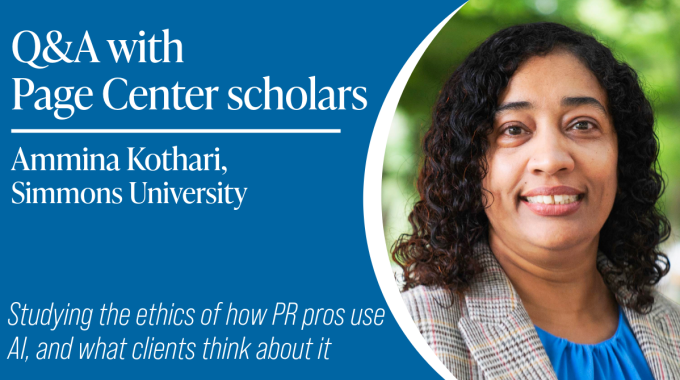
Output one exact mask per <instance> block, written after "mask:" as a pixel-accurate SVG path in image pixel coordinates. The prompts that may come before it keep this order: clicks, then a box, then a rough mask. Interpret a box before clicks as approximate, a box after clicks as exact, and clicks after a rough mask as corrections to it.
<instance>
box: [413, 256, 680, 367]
mask: <svg viewBox="0 0 680 380" xmlns="http://www.w3.org/2000/svg"><path fill="white" fill-rule="evenodd" d="M475 256H477V258H478V260H479V262H480V264H481V265H482V266H483V267H484V268H485V270H484V272H483V273H481V274H480V275H479V276H478V278H476V279H475V281H474V283H473V285H472V286H471V288H470V290H469V291H467V292H466V294H465V297H457V296H455V295H454V296H453V297H454V299H453V300H452V299H451V295H450V294H449V293H448V292H447V291H445V290H442V289H439V288H432V287H426V286H418V287H416V288H413V289H410V290H408V291H406V292H404V293H402V296H403V299H404V302H405V303H406V306H407V308H408V310H409V312H410V313H411V317H412V318H413V320H414V322H415V323H416V325H418V328H419V329H420V333H421V334H422V335H423V336H424V337H425V340H426V341H427V343H428V344H429V345H430V347H431V348H432V350H434V352H435V354H436V355H437V357H439V359H440V360H441V361H442V362H443V363H444V365H445V366H446V367H447V368H448V369H449V370H450V371H451V373H453V375H454V376H455V377H456V378H457V379H459V380H463V379H535V380H544V379H554V380H556V379H557V376H556V375H555V371H554V370H553V367H552V364H551V363H550V359H549V358H548V355H547V354H546V352H545V349H544V348H543V344H542V343H541V340H540V339H539V338H538V334H537V333H536V329H535V328H534V325H533V323H532V322H531V319H530V318H529V315H528V314H527V311H526V309H524V307H523V306H522V301H521V300H520V299H519V296H518V295H517V292H516V291H515V289H514V288H513V286H512V284H511V283H510V280H509V279H508V277H507V276H506V275H505V273H504V272H503V269H502V268H501V266H500V264H499V263H498V261H497V260H496V257H495V256H494V255H493V253H492V252H491V250H490V248H489V247H488V245H486V244H480V245H478V246H477V247H476V249H475ZM610 267H611V263H610V262H609V260H608V259H607V258H606V256H604V255H599V256H598V269H599V270H600V273H601V274H602V275H603V276H607V275H608V274H607V273H608V268H610ZM615 296H616V298H617V300H619V303H621V300H622V299H625V297H629V296H630V294H628V293H626V292H625V290H622V291H621V292H619V294H616V295H615ZM654 299H655V302H654V306H653V307H652V310H651V312H650V313H648V314H645V315H643V314H640V313H637V312H635V311H634V310H631V309H628V308H625V307H624V308H623V310H624V313H625V315H626V317H627V318H628V321H629V323H630V327H631V330H632V331H633V334H634V335H635V338H636V339H637V341H638V343H639V344H640V348H641V349H642V352H643V354H644V356H645V358H646V359H647V363H648V364H649V367H650V369H651V371H652V373H653V374H654V378H655V379H657V380H660V379H664V380H680V309H679V307H678V305H677V304H675V303H673V302H672V301H669V300H668V299H666V298H665V297H664V296H662V295H661V294H658V293H656V294H655V298H654ZM451 301H453V303H452V302H451ZM449 305H451V306H450V307H449Z"/></svg>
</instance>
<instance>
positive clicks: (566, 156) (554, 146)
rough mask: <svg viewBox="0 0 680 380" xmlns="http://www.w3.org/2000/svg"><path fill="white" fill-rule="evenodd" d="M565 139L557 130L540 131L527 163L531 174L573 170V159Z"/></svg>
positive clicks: (553, 173) (552, 173)
mask: <svg viewBox="0 0 680 380" xmlns="http://www.w3.org/2000/svg"><path fill="white" fill-rule="evenodd" d="M553 128H554V127H553ZM553 128H551V129H553ZM567 140H568V139H567V138H566V137H565V136H563V135H562V133H561V132H560V131H559V130H558V131H554V130H550V131H546V130H543V131H540V132H539V133H538V134H537V136H535V137H534V141H533V143H534V144H532V145H533V148H534V150H533V152H532V154H531V157H530V159H529V163H528V169H529V171H530V172H531V173H533V174H548V175H555V174H558V173H560V172H571V171H572V170H574V159H573V157H572V154H571V152H570V151H569V149H568V141H567Z"/></svg>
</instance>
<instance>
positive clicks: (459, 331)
mask: <svg viewBox="0 0 680 380" xmlns="http://www.w3.org/2000/svg"><path fill="white" fill-rule="evenodd" d="M677 15H680V3H673V2H663V1H636V0H596V1H585V0H580V1H566V0H535V1H534V0H532V1H524V0H510V1H503V2H501V1H489V0H470V1H469V2H468V3H467V4H465V5H464V6H463V7H462V8H461V9H460V10H459V11H458V12H457V13H456V14H455V15H454V16H453V17H452V18H451V19H450V20H449V22H448V23H447V24H446V25H445V26H444V28H443V29H442V30H441V31H440V32H439V34H438V35H437V36H436V37H435V38H434V40H433V42H432V43H431V44H430V46H429V47H428V48H427V50H426V51H425V53H424V54H423V56H422V58H421V59H420V61H419V62H418V64H417V66H416V67H415V69H414V71H413V73H412V75H411V77H410V79H409V81H408V83H407V85H406V88H405V90H404V92H403V94H402V96H401V99H400V101H399V105H398V107H397V111H396V114H395V115H394V119H393V121H392V126H391V129H390V135H389V139H388V143H387V148H386V153H385V160H384V166H383V179H382V216H383V221H384V230H385V231H384V232H385V240H386V243H387V247H388V250H389V260H390V262H391V265H392V268H393V271H394V276H395V286H398V287H399V290H400V291H401V292H402V293H401V294H402V298H403V301H404V303H405V304H406V307H407V309H408V312H409V314H410V316H411V318H412V319H413V322H414V323H415V324H416V326H417V327H418V330H419V331H420V334H421V335H422V336H423V338H424V339H425V341H426V342H427V345H428V346H429V347H430V349H431V350H432V351H433V352H434V354H435V355H436V356H437V358H438V359H439V360H440V361H441V362H442V363H443V364H444V365H445V366H446V368H447V369H448V370H449V371H450V372H451V373H452V374H453V376H455V378H456V379H559V380H569V379H615V380H623V379H680V304H679V303H678V302H680V235H679V234H678V231H679V230H680V114H678V111H677V110H679V109H680V83H679V78H680V65H679V64H678V62H680V61H679V60H680V57H679V55H680V40H678V39H677V38H675V37H674V36H676V35H677V34H676V32H677V30H676V29H678V28H679V27H680V24H679V23H678V22H677V21H678V20H677V17H678V16H677Z"/></svg>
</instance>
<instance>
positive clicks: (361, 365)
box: [0, 1, 462, 378]
mask: <svg viewBox="0 0 680 380" xmlns="http://www.w3.org/2000/svg"><path fill="white" fill-rule="evenodd" d="M461 3H462V2H459V1H453V2H450V1H432V2H420V3H419V4H418V6H417V7H413V6H412V5H409V4H397V3H395V2H382V3H369V2H366V1H343V2H327V3H323V2H304V3H297V4H294V5H293V4H284V3H282V2H271V3H269V4H261V3H246V2H239V3H232V2H211V3H204V2H198V1H192V2H183V3H170V2H160V1H158V2H129V3H125V2H120V1H119V2H113V3H109V4H104V3H103V2H102V3H93V2H82V3H69V4H66V3H61V2H60V3H55V2H50V3H42V4H41V3H39V2H5V3H3V5H2V12H0V14H1V16H0V17H1V18H2V22H1V23H0V29H1V34H0V64H1V65H2V70H1V71H0V72H1V73H2V76H3V78H0V81H1V82H0V83H3V85H2V91H0V120H2V126H3V127H4V128H3V129H4V131H3V132H2V133H3V134H4V136H3V138H2V139H1V144H2V150H1V151H2V155H1V156H0V158H2V163H3V164H2V165H3V170H2V173H3V174H2V186H3V188H4V190H2V192H1V193H2V194H4V200H3V201H2V202H0V215H2V224H3V225H2V229H0V231H1V232H0V234H1V235H0V236H1V238H2V249H1V251H2V256H1V257H2V262H1V263H0V281H1V283H0V284H1V285H2V289H3V290H2V292H0V307H1V308H2V312H1V313H0V317H1V319H0V322H1V323H0V349H1V350H0V357H1V358H2V364H1V366H2V369H1V371H2V373H3V375H2V377H5V376H7V375H9V376H12V375H20V376H22V377H25V378H38V377H46V376H56V377H61V376H66V375H68V376H71V377H72V378H86V377H91V376H96V377H97V378H121V377H126V378H143V377H148V376H153V377H154V378H183V377H195V376H201V375H212V374H214V375H218V376H220V377H231V376H238V377H246V376H247V377H255V378H260V377H265V376H266V377H269V376H276V375H283V374H286V375H291V376H295V377H296V378H318V377H325V378H346V377H347V376H360V377H361V378H364V377H366V378H368V377H371V376H376V375H379V376H383V377H386V378H389V377H397V376H403V377H407V376H418V377H419V378H432V377H437V375H436V373H435V372H434V371H433V370H432V369H430V368H429V366H428V365H427V364H426V363H425V361H424V360H423V359H422V358H421V357H420V355H419V354H418V353H417V352H416V351H415V349H414V348H413V347H412V346H411V344H410V342H409V341H408V340H407V339H406V338H405V336H404V335H403V333H402V332H401V330H400V328H399V326H398V325H397V324H396V322H395V321H394V319H393V317H392V316H391V314H390V313H389V309H388V307H387V305H386V303H385V300H384V298H383V296H382V293H381V292H380V289H379V287H378V284H377V281H376V278H375V274H374V271H373V268H372V265H371V261H370V257H369V253H368V249H367V245H366V238H365V232H364V223H363V204H362V201H363V180H364V178H363V177H364V167H365V161H366V154H367V151H368V146H369V142H370V138H371V134H372V130H373V126H374V123H375V120H376V118H377V115H378V113H379V111H380V107H381V105H382V102H383V100H384V98H385V96H386V94H387V92H388V90H389V88H390V86H391V84H392V82H393V81H394V79H395V78H396V75H397V74H398V72H399V70H400V69H401V67H402V66H403V64H404V63H405V62H406V60H407V59H408V57H409V56H410V55H411V53H412V52H413V51H414V50H415V48H416V47H417V46H418V44H419V43H420V42H421V41H422V40H423V39H424V38H425V37H426V36H427V34H428V33H429V32H430V31H431V30H432V29H433V28H434V27H436V26H437V24H438V23H439V22H440V21H441V20H443V19H444V18H445V17H446V16H447V15H448V14H450V13H451V12H452V11H453V10H455V8H457V7H458V6H459V5H460V4H461ZM163 29H170V37H171V39H179V40H181V42H182V45H183V60H184V63H157V64H152V63H149V62H147V63H143V64H142V63H137V62H136V61H133V63H129V64H128V63H124V62H119V63H115V62H114V60H113V57H112V55H111V52H110V49H109V47H108V43H107V42H106V40H109V39H115V40H121V39H127V40H132V39H141V38H142V37H139V36H138V32H139V31H140V30H144V31H145V32H146V36H145V37H143V38H145V39H148V38H150V37H151V35H153V34H155V35H156V37H157V38H158V39H162V30H163ZM22 30H31V31H33V32H35V33H36V34H37V35H38V36H39V37H40V38H41V42H42V45H43V46H42V47H43V48H44V47H45V46H46V42H45V36H46V34H47V32H49V31H51V30H59V31H60V32H61V33H62V36H63V40H62V43H60V46H61V47H62V48H63V47H64V44H63V42H64V41H73V45H72V46H71V51H70V53H69V54H68V56H69V58H71V59H74V58H75V52H76V51H77V50H78V47H79V46H80V42H81V40H82V37H83V35H84V32H85V30H87V31H88V32H89V35H90V37H91V39H92V42H93V44H94V47H95V50H96V53H97V56H98V59H99V60H100V61H101V63H96V64H95V63H89V58H90V57H89V55H88V54H83V55H81V61H83V62H81V63H71V64H66V63H64V62H59V63H55V64H50V66H49V67H48V68H46V69H43V70H36V69H34V68H31V67H29V66H28V65H26V64H23V63H20V62H18V61H17V60H16V59H15V58H14V56H13V53H12V48H11V47H12V40H13V38H14V36H15V35H16V34H17V33H18V32H20V31H22ZM24 38H25V41H29V40H30V39H29V38H28V35H25V36H24V37H22V46H23V43H24V42H25V41H24ZM28 45H30V43H27V44H26V46H27V48H28V50H27V52H26V55H27V56H28V55H30V53H31V52H32V46H30V47H29V46H28ZM161 45H162V44H159V47H160V46H161ZM161 52H162V50H161ZM147 53H148V50H147ZM157 54H158V53H157ZM171 57H174V54H172V55H171ZM37 63H39V64H42V63H43V62H42V58H40V59H38V61H37ZM264 76H270V77H271V80H272V85H274V86H280V87H282V88H283V89H284V90H286V89H288V88H290V87H292V86H301V87H303V88H306V87H307V86H308V83H309V79H308V77H310V76H316V83H317V90H318V89H320V88H321V87H323V86H331V87H334V88H337V87H342V86H352V87H357V86H363V87H366V88H367V93H366V94H365V97H366V99H367V101H368V106H367V107H366V109H365V110H362V111H354V110H350V109H348V110H345V111H340V110H336V111H330V110H327V111H319V110H317V111H309V110H302V111H293V110H290V109H286V110H284V111H276V110H271V111H265V110H259V111H250V110H247V109H245V107H244V108H242V109H241V110H239V111H229V110H228V109H227V99H228V97H227V90H228V88H229V87H232V86H240V87H243V88H247V87H250V86H258V87H263V86H264V81H263V79H262V77H264ZM17 77H24V78H30V79H31V80H32V81H33V82H34V84H35V86H36V88H37V87H39V86H47V87H49V88H50V89H51V90H52V91H54V90H55V89H56V88H57V87H59V86H75V87H76V88H78V87H81V86H88V87H90V88H91V89H92V90H93V93H94V96H93V97H91V98H86V99H88V102H90V101H92V102H93V103H94V105H93V107H92V108H91V109H90V110H87V111H81V110H76V111H75V114H74V115H73V116H72V117H71V118H70V119H68V120H65V121H60V120H57V119H55V118H54V116H53V111H36V110H34V109H33V106H32V104H33V102H34V101H35V100H36V99H37V98H36V97H33V98H27V99H25V100H23V102H22V104H23V105H24V106H23V108H24V110H23V111H13V110H12V108H13V105H14V81H13V80H12V78H17ZM114 77H123V78H125V79H127V80H128V87H127V91H125V90H124V89H123V88H122V86H120V87H117V90H116V92H117V93H119V94H127V92H128V91H129V90H131V89H132V88H133V87H136V86H143V87H146V88H148V87H154V86H156V87H158V86H166V87H168V88H170V87H172V86H173V85H174V84H175V83H176V82H179V84H180V86H184V87H187V88H188V87H192V86H200V87H209V86H212V87H216V86H219V87H220V91H219V92H217V93H215V95H214V99H213V108H214V110H213V111H204V110H200V111H190V110H188V109H184V110H182V111H175V110H170V111H160V110H158V111H149V110H143V111H135V110H132V109H131V108H130V107H128V109H127V110H124V111H113V110H110V109H109V108H107V107H106V106H105V104H104V102H103V99H102V96H101V94H102V89H103V86H104V84H105V83H106V81H107V80H109V79H111V78H114ZM119 84H120V83H119ZM319 99H320V96H318V95H317V102H318V100H319ZM70 103H72V101H71V102H70ZM348 108H349V107H348ZM12 128H41V129H49V128H237V129H241V128H285V129H288V128H310V129H313V128H329V129H330V128H336V129H341V130H342V133H340V134H316V135H312V134H219V135H218V134H209V135H200V134H196V135H172V134H165V135H164V134H136V135H92V134H90V135H83V134H76V135H73V134H59V135H55V134H43V135H36V134H11V133H10V129H12ZM173 146H178V148H179V150H180V151H181V152H183V153H199V154H205V153H212V152H213V151H214V148H215V147H219V148H220V161H221V163H222V165H226V166H227V167H228V172H227V173H226V174H225V175H221V173H220V172H215V171H209V172H164V171H162V170H159V171H157V172H153V173H152V172H142V171H133V172H129V171H127V170H126V169H127V147H146V148H147V149H146V152H149V153H151V152H154V153H157V154H160V153H162V152H163V151H164V150H166V149H167V150H169V151H170V150H171V149H172V147H173ZM19 147H21V148H22V149H23V151H24V153H25V154H26V156H27V158H29V159H30V157H28V156H29V155H30V154H33V153H53V154H55V155H56V154H59V153H76V152H82V149H83V147H87V148H88V150H89V153H104V154H109V153H116V154H118V156H119V158H120V161H119V166H120V167H121V170H120V171H118V172H106V171H80V172H77V171H61V172H59V171H54V172H49V171H48V172H39V171H37V172H32V171H31V172H29V171H26V172H24V171H11V170H10V169H11V166H12V163H13V162H14V159H15V157H16V155H17V151H18V149H19ZM16 181H22V182H27V181H29V182H31V187H53V188H58V187H79V188H84V187H90V188H97V187H109V188H115V187H120V188H122V189H123V192H122V193H123V199H124V201H123V203H122V204H119V205H113V204H91V205H85V204H82V203H81V204H69V205H66V204H20V205H15V204H12V202H11V198H12V197H13V196H14V194H13V192H12V184H13V183H14V182H16ZM132 181H136V182H149V184H150V185H152V186H156V187H162V182H163V181H168V182H169V183H170V185H171V186H173V185H174V186H176V187H216V184H217V182H218V181H221V182H223V183H224V184H227V183H228V184H230V185H231V186H232V187H240V188H243V187H247V188H248V190H247V194H246V196H245V198H244V201H243V205H242V207H241V209H239V210H237V211H234V210H233V207H230V206H227V205H219V204H215V205H207V204H201V205H196V204H193V205H187V204H182V203H180V204H177V205H176V204H167V205H166V204H164V205H157V204H144V205H135V204H133V203H132V202H131V201H130V199H129V182H132ZM232 194H233V193H232ZM12 302H20V303H21V304H22V305H23V304H27V305H28V307H29V308H36V309H37V308H46V307H49V306H50V304H51V303H52V302H54V303H55V308H63V307H64V306H65V305H66V303H70V304H71V306H72V307H80V308H85V307H90V308H94V309H95V313H94V314H93V319H92V323H91V327H90V329H89V330H88V331H85V332H83V331H80V329H79V328H78V327H76V326H63V325H60V326H59V327H58V328H57V329H56V330H55V331H54V332H52V331H50V328H48V327H46V326H9V325H8V322H7V321H8V319H13V316H12V314H11V313H10V304H11V303H12ZM161 302H162V303H163V305H164V306H169V305H170V304H171V303H174V304H175V306H176V307H184V308H189V307H193V308H195V309H196V314H195V315H194V319H195V322H194V325H192V326H189V327H186V326H172V325H171V326H153V327H149V326H142V327H140V326H136V325H135V324H134V315H135V311H136V310H137V309H138V308H141V307H144V308H150V307H151V305H152V304H155V305H156V307H158V304H159V303H161ZM218 302H224V303H225V304H223V305H222V309H223V310H222V311H221V312H220V313H222V314H221V318H220V321H224V318H225V317H226V309H227V308H228V307H229V303H233V304H234V306H235V307H237V308H239V309H242V308H256V309H257V308H263V309H264V308H268V309H269V311H268V314H267V320H266V321H267V322H271V316H272V314H271V313H273V311H274V310H273V308H274V306H275V304H276V303H277V302H297V303H298V305H299V312H298V320H297V321H296V325H295V326H282V325H279V324H278V323H277V325H276V326H273V327H272V326H271V325H270V323H265V324H264V325H263V326H255V327H253V326H243V327H241V326H236V327H235V326H224V325H221V324H220V323H218V325H217V326H202V325H201V324H200V323H199V319H200V313H201V311H202V310H203V309H205V308H215V306H216V305H217V303H218ZM110 303H113V304H114V307H117V308H123V307H127V308H129V309H130V310H131V311H132V315H133V317H132V318H130V320H131V323H129V324H128V325H127V326H125V327H121V326H104V327H100V326H99V325H98V316H99V311H98V309H100V308H101V307H102V305H104V304H106V305H109V304H110ZM308 307H309V308H315V309H316V308H334V309H337V308H344V309H345V310H346V314H345V324H344V325H343V326H323V325H321V326H316V327H314V326H312V327H306V328H305V330H304V331H300V319H301V318H302V312H303V310H304V309H306V308H308ZM369 307H370V308H373V309H375V308H378V307H382V308H385V310H386V311H387V315H386V318H385V322H384V324H383V325H382V326H368V327H366V326H351V325H350V323H349V318H350V316H351V311H352V309H362V308H369ZM16 336H19V337H21V338H23V337H24V336H28V337H29V338H28V343H29V344H28V347H27V348H26V354H27V355H30V359H29V360H28V361H27V362H24V361H20V360H16V359H13V358H11V359H6V357H7V354H8V353H9V351H10V348H11V346H12V342H13V340H14V338H15V337H16ZM71 336H74V337H75V342H76V343H74V347H73V352H72V354H71V359H70V360H55V359H51V360H43V361H38V360H36V358H35V353H36V351H37V345H38V343H39V342H43V341H46V342H63V341H68V340H69V339H70V337H71ZM243 336H246V337H247V340H248V341H249V342H252V343H253V344H252V345H251V348H250V350H249V352H250V359H249V360H208V361H206V360H202V358H201V357H202V351H203V345H202V343H203V342H204V341H205V339H206V338H210V340H211V341H212V338H213V337H217V340H218V341H223V340H224V338H225V337H229V340H230V341H238V342H240V341H241V338H242V337H243ZM272 336H274V337H275V338H276V340H277V341H278V342H281V343H283V342H291V343H293V342H297V343H298V344H300V343H304V342H307V340H308V339H309V338H312V341H313V342H318V341H319V340H320V338H321V337H325V338H328V337H330V339H331V342H332V346H331V347H330V349H329V351H328V352H329V357H330V360H327V361H325V360H316V359H315V358H316V351H314V350H315V349H318V345H314V346H313V347H314V348H313V349H312V351H310V356H312V357H313V358H314V360H309V361H307V360H299V361H293V360H291V359H289V360H281V359H278V360H275V361H270V360H255V358H254V354H255V353H256V352H257V344H258V343H259V342H261V341H267V342H269V341H270V340H271V337H272ZM98 337H101V339H102V341H105V342H112V341H118V342H120V340H121V339H122V338H123V337H125V338H126V342H128V345H127V346H126V351H125V356H124V357H126V360H124V361H120V360H111V361H110V360H101V359H97V360H96V361H95V360H93V359H90V360H80V359H78V356H79V355H78V342H93V341H96V340H97V338H98ZM146 337H154V338H155V341H163V342H169V341H179V340H181V338H184V339H185V341H194V342H196V343H197V347H196V348H195V349H194V352H195V355H196V356H195V358H194V360H190V361H187V360H183V361H180V360H159V361H156V360H153V359H152V360H138V361H135V360H132V359H131V358H130V354H131V349H132V344H133V343H134V342H137V341H142V342H143V341H145V340H146ZM9 376H8V377H9Z"/></svg>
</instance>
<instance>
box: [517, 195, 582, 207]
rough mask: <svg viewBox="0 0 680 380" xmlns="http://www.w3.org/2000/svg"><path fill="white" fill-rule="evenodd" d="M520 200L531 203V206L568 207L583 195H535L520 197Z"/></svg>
mask: <svg viewBox="0 0 680 380" xmlns="http://www.w3.org/2000/svg"><path fill="white" fill-rule="evenodd" d="M520 199H521V200H523V201H525V202H527V203H531V204H544V205H568V204H571V203H575V202H578V201H580V200H581V199H583V194H578V195H568V194H555V195H536V196H533V197H520Z"/></svg>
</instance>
